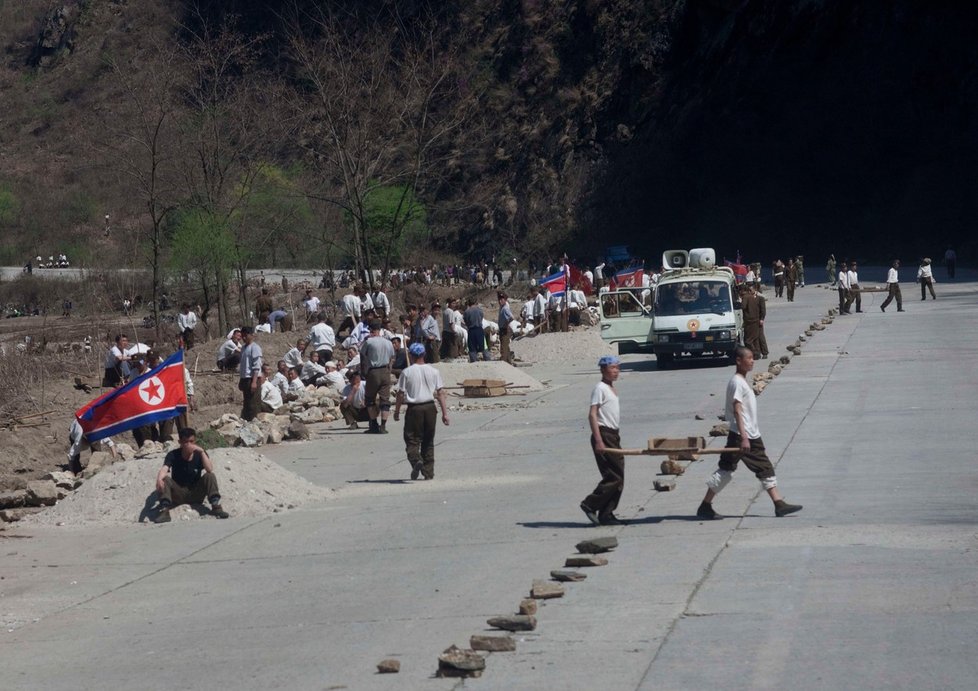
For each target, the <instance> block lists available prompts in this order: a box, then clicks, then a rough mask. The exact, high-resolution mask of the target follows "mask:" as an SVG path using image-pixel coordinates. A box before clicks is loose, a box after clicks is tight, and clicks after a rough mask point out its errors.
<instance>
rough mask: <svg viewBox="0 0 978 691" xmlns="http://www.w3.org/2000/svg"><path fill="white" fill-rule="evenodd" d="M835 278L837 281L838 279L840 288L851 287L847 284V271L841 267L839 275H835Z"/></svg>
mask: <svg viewBox="0 0 978 691" xmlns="http://www.w3.org/2000/svg"><path fill="white" fill-rule="evenodd" d="M837 278H838V281H839V287H840V288H846V289H849V288H850V287H851V286H850V285H849V272H848V271H847V270H845V269H842V271H840V272H839V275H838V276H837Z"/></svg>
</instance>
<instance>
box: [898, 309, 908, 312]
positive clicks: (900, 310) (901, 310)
mask: <svg viewBox="0 0 978 691" xmlns="http://www.w3.org/2000/svg"><path fill="white" fill-rule="evenodd" d="M906 311H907V310H904V309H899V310H897V312H906Z"/></svg>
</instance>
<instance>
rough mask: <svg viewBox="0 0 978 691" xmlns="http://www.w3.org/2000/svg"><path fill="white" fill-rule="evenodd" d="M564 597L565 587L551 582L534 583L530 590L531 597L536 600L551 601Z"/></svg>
mask: <svg viewBox="0 0 978 691" xmlns="http://www.w3.org/2000/svg"><path fill="white" fill-rule="evenodd" d="M563 596H564V587H563V586H562V585H558V584H557V583H551V582H550V581H533V587H532V588H530V597H532V598H533V599H534V600H550V599H552V598H555V597H563Z"/></svg>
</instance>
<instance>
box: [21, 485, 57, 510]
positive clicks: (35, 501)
mask: <svg viewBox="0 0 978 691" xmlns="http://www.w3.org/2000/svg"><path fill="white" fill-rule="evenodd" d="M58 494H59V493H58V486H57V485H55V484H54V482H52V481H51V480H32V481H31V482H28V483H27V496H26V497H25V498H24V504H25V505H27V506H54V505H55V504H57V503H58V498H59V497H58Z"/></svg>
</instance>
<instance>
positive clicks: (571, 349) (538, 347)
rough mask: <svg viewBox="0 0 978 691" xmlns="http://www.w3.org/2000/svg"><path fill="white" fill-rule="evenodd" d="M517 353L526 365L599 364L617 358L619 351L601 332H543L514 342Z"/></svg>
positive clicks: (514, 349)
mask: <svg viewBox="0 0 978 691" xmlns="http://www.w3.org/2000/svg"><path fill="white" fill-rule="evenodd" d="M512 350H513V354H514V355H515V356H516V359H517V360H522V361H523V362H585V363H588V364H595V363H597V361H598V358H600V357H601V356H602V355H615V354H617V349H615V348H613V347H612V346H610V345H608V344H607V343H605V342H604V341H602V340H601V332H600V331H598V329H580V330H577V331H568V332H567V333H561V332H557V333H542V334H537V335H535V336H527V337H525V338H521V339H519V340H516V341H513V343H512Z"/></svg>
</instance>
